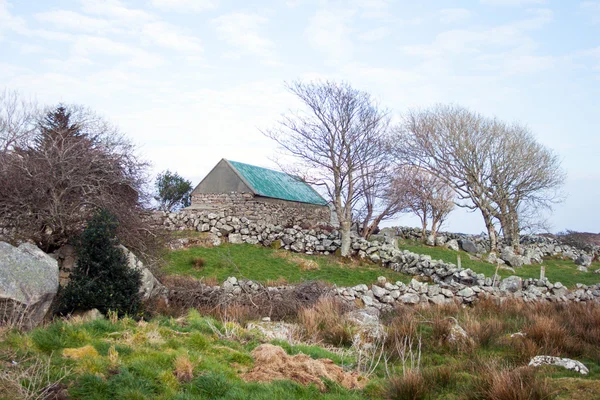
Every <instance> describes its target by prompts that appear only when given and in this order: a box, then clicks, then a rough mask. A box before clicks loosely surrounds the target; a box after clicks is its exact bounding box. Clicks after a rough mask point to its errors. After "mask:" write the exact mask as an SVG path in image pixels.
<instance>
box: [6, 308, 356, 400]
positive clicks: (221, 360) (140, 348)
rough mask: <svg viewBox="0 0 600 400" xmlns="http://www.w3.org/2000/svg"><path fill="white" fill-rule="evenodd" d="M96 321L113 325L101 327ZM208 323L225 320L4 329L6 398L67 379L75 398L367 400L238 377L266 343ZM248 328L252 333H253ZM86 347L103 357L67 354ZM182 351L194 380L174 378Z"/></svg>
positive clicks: (194, 315)
mask: <svg viewBox="0 0 600 400" xmlns="http://www.w3.org/2000/svg"><path fill="white" fill-rule="evenodd" d="M98 324H101V325H102V326H104V327H105V328H109V329H107V330H104V331H99V330H98ZM208 324H214V325H215V326H217V327H221V325H222V324H221V323H219V322H217V321H215V320H214V319H212V318H210V317H205V316H202V315H200V314H199V313H198V312H196V311H194V310H192V311H190V313H189V314H188V315H187V317H185V318H182V319H178V320H175V319H172V318H167V317H157V318H155V319H154V320H152V321H150V322H148V323H141V324H140V323H136V322H135V321H133V320H131V319H128V318H125V319H121V320H119V321H118V322H116V323H111V322H109V321H107V320H102V321H94V322H90V323H71V322H63V321H57V322H54V323H51V324H49V325H48V326H46V327H43V328H37V329H35V330H33V331H31V332H29V333H19V332H16V331H14V332H4V333H0V334H2V335H4V336H1V337H0V339H1V340H0V399H5V398H6V399H9V398H10V399H12V398H19V397H18V396H16V395H15V392H11V391H10V387H11V385H12V384H17V385H18V384H22V385H27V382H28V381H30V380H35V381H36V382H37V383H36V385H35V387H33V389H35V390H38V391H40V390H41V389H42V388H43V387H44V386H46V385H48V384H50V383H52V382H55V381H56V380H59V379H61V378H62V381H61V382H62V383H63V384H65V385H66V386H67V387H68V391H69V395H70V396H71V398H75V399H148V398H152V399H165V400H166V399H174V400H175V399H196V398H202V399H204V398H207V399H247V398H255V399H276V398H290V399H316V398H323V399H345V398H348V399H365V398H366V397H364V396H363V394H362V393H361V391H351V390H346V389H344V388H341V387H338V386H337V385H336V387H335V388H332V390H329V391H328V392H327V393H321V392H320V391H319V390H318V389H317V388H316V387H315V386H314V385H313V386H302V385H300V384H297V383H294V382H291V381H280V382H273V383H254V382H245V381H243V380H242V379H241V378H240V375H241V374H242V373H243V372H245V371H247V370H249V369H250V368H252V366H253V364H254V360H253V358H252V357H251V355H250V352H251V351H252V350H253V349H254V348H255V347H256V346H257V345H258V344H259V343H260V342H259V341H257V340H252V341H250V342H248V343H247V344H245V345H243V344H241V343H240V342H239V341H238V339H237V338H235V337H232V338H231V339H223V338H218V337H216V336H215V334H214V333H207V332H206V329H205V327H206V326H208ZM240 329H242V328H240ZM242 330H243V329H242ZM245 332H246V334H245V335H246V336H247V335H251V334H252V333H251V332H249V331H245ZM87 345H91V346H93V347H94V348H95V349H96V351H97V352H98V354H97V355H90V356H86V357H83V358H79V359H67V358H65V357H63V356H62V352H63V350H64V349H65V348H72V347H77V348H79V347H83V346H87ZM111 347H114V348H115V349H116V350H117V352H118V361H117V362H116V363H113V364H111V361H110V358H109V349H110V348H111ZM285 349H286V350H288V351H289V352H290V354H297V353H299V352H302V351H304V352H306V353H307V354H310V355H311V357H313V358H322V357H329V358H331V359H333V360H334V362H336V363H338V364H341V363H342V362H343V360H342V359H341V358H340V357H339V356H337V355H336V354H334V353H331V352H328V351H326V350H325V349H322V348H319V347H317V346H290V345H289V344H287V343H285ZM182 355H185V356H186V357H188V359H189V360H190V362H191V363H192V365H193V379H192V380H191V381H189V382H180V381H178V379H177V378H176V377H175V360H176V359H177V357H179V356H182ZM12 360H17V364H16V366H10V363H11V361H12ZM35 360H39V361H41V362H42V364H49V365H50V374H49V376H47V375H46V374H45V373H44V372H43V371H38V372H37V373H33V372H32V371H33V369H31V368H32V366H33V365H34V363H35ZM5 368H9V369H10V370H9V369H5ZM23 371H25V372H23ZM61 371H63V372H68V373H62V374H61ZM4 372H7V374H6V375H5V374H4ZM13 372H14V374H11V373H13ZM21 374H22V375H21ZM34 376H35V379H32V378H34ZM11 377H12V381H11ZM38 380H39V381H38ZM9 383H11V385H9Z"/></svg>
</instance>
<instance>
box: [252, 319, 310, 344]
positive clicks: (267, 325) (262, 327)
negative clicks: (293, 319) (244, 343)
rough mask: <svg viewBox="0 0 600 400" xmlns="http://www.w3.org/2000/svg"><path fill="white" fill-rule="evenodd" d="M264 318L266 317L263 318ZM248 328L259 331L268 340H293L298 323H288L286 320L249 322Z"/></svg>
mask: <svg viewBox="0 0 600 400" xmlns="http://www.w3.org/2000/svg"><path fill="white" fill-rule="evenodd" d="M263 320H264V318H263ZM246 329H249V330H257V331H259V332H260V333H261V334H262V335H263V336H264V337H265V339H267V340H285V341H288V342H289V341H291V339H292V338H293V334H294V332H296V331H297V330H298V326H297V325H296V324H288V323H285V322H271V321H270V318H269V321H261V322H249V323H248V324H247V325H246Z"/></svg>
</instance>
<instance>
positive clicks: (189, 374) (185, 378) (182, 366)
mask: <svg viewBox="0 0 600 400" xmlns="http://www.w3.org/2000/svg"><path fill="white" fill-rule="evenodd" d="M174 367H175V373H174V375H175V377H176V378H177V380H178V381H179V382H189V381H191V380H192V378H193V377H194V365H193V364H192V362H191V361H190V358H189V356H188V354H180V355H179V356H177V358H176V359H175V362H174Z"/></svg>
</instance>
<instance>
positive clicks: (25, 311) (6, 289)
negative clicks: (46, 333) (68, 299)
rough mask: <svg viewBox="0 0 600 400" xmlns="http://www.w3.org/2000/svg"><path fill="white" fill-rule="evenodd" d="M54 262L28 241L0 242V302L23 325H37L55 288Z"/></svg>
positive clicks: (10, 316)
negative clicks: (17, 245) (16, 243)
mask: <svg viewBox="0 0 600 400" xmlns="http://www.w3.org/2000/svg"><path fill="white" fill-rule="evenodd" d="M58 282H59V275H58V263H57V261H56V260H55V259H54V258H52V257H50V256H49V255H48V254H46V253H44V252H43V251H42V250H40V249H39V248H37V247H36V246H35V245H33V244H31V243H23V244H21V245H20V246H19V247H14V246H11V245H10V244H8V243H4V242H0V305H1V306H2V308H3V310H2V311H3V313H4V318H5V319H8V320H9V321H11V322H14V323H18V324H20V325H21V326H22V327H23V328H25V329H31V328H34V327H36V326H37V325H39V324H40V323H41V322H42V321H43V319H44V317H45V316H46V313H47V312H48V309H49V308H50V305H51V304H52V301H53V300H54V297H55V296H56V292H57V291H58Z"/></svg>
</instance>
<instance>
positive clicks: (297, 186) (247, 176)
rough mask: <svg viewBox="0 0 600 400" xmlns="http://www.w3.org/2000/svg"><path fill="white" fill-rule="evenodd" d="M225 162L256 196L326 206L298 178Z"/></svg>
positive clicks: (320, 198)
mask: <svg viewBox="0 0 600 400" xmlns="http://www.w3.org/2000/svg"><path fill="white" fill-rule="evenodd" d="M227 161H228V162H229V164H231V166H232V167H233V168H234V169H235V170H236V171H237V172H238V174H239V175H240V176H241V177H242V178H243V179H244V180H245V181H246V183H247V184H249V185H250V186H251V188H252V189H253V190H254V192H255V193H256V194H257V195H260V196H265V197H272V198H275V199H282V200H291V201H298V202H301V203H309V204H317V205H322V206H324V205H327V202H326V201H325V200H324V199H323V198H322V197H321V196H320V195H319V194H318V193H317V192H316V191H315V190H314V189H313V188H312V187H310V185H309V184H308V183H306V182H304V181H303V180H302V179H300V178H297V177H295V176H292V175H289V174H286V173H284V172H278V171H273V170H271V169H267V168H262V167H256V166H254V165H249V164H244V163H241V162H237V161H229V160H227Z"/></svg>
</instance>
